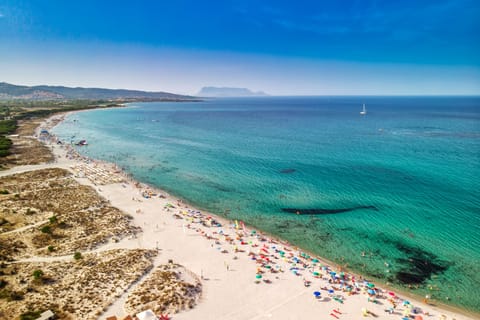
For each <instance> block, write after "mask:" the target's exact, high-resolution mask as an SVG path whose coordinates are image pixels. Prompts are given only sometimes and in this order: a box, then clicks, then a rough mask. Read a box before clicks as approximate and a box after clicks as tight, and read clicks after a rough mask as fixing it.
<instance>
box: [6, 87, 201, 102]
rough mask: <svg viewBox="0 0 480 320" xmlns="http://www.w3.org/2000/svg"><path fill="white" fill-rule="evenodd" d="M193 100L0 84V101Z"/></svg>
mask: <svg viewBox="0 0 480 320" xmlns="http://www.w3.org/2000/svg"><path fill="white" fill-rule="evenodd" d="M103 99H105V100H124V101H125V100H148V101H164V100H167V101H177V100H193V99H195V97H192V96H185V95H178V94H174V93H169V92H148V91H139V90H126V89H104V88H81V87H76V88H70V87H64V86H47V85H39V86H22V85H14V84H10V83H6V82H0V100H103Z"/></svg>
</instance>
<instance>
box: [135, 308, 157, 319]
mask: <svg viewBox="0 0 480 320" xmlns="http://www.w3.org/2000/svg"><path fill="white" fill-rule="evenodd" d="M137 318H138V320H158V318H157V316H156V315H155V313H153V311H152V310H150V309H148V310H145V311H143V312H140V313H137Z"/></svg>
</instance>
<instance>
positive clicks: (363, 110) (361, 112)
mask: <svg viewBox="0 0 480 320" xmlns="http://www.w3.org/2000/svg"><path fill="white" fill-rule="evenodd" d="M360 114H361V115H362V116H364V115H366V114H367V109H366V108H365V103H364V104H363V109H362V111H360Z"/></svg>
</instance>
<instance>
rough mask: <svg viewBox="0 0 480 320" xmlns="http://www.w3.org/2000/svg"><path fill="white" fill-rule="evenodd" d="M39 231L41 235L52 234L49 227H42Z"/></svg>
mask: <svg viewBox="0 0 480 320" xmlns="http://www.w3.org/2000/svg"><path fill="white" fill-rule="evenodd" d="M40 231H42V232H43V233H48V234H51V233H52V228H51V227H50V226H44V227H42V228H41V229H40Z"/></svg>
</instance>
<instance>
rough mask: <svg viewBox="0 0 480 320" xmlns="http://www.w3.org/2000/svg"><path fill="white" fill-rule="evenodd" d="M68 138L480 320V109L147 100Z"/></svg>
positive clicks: (387, 100)
mask: <svg viewBox="0 0 480 320" xmlns="http://www.w3.org/2000/svg"><path fill="white" fill-rule="evenodd" d="M364 102H365V103H366V105H367V110H368V114H367V115H366V116H361V115H360V114H359V111H360V110H361V104H362V103H364ZM73 120H76V121H73ZM54 132H55V133H56V134H57V135H58V136H59V137H60V138H62V139H63V140H65V141H67V142H70V141H71V140H72V141H78V140H80V139H86V140H88V142H89V145H88V146H87V147H81V148H80V149H79V151H80V152H81V153H82V154H85V155H88V156H91V157H93V158H97V159H102V160H107V161H112V162H115V163H117V164H119V165H120V166H121V167H123V168H124V169H125V170H126V171H127V172H129V173H131V174H132V175H133V176H134V177H135V178H136V179H138V180H140V181H142V182H146V183H149V184H152V185H155V186H158V187H160V188H163V189H165V190H167V191H169V192H170V193H172V194H175V195H177V196H179V197H181V198H184V199H186V200H188V201H189V202H191V203H193V204H195V205H197V206H199V207H201V208H203V209H208V210H209V211H212V212H214V213H217V214H219V215H223V216H227V217H229V218H232V219H241V220H244V221H245V222H246V223H248V224H250V225H253V226H255V227H258V228H260V229H263V230H265V231H268V232H270V233H272V234H275V235H278V236H279V237H281V238H284V239H287V240H289V241H290V242H292V243H294V244H296V245H298V246H300V247H302V248H304V249H306V250H309V251H312V252H314V253H317V254H319V255H321V256H324V257H326V258H328V259H330V260H332V261H334V262H336V263H338V264H342V265H348V267H349V268H351V269H353V270H356V271H360V272H363V273H364V274H366V275H368V276H369V277H371V278H375V279H377V280H378V279H380V280H381V281H384V282H389V283H392V284H393V285H394V286H398V287H402V288H404V289H405V288H410V289H409V290H412V292H413V293H417V294H421V295H425V294H426V293H428V294H430V295H431V296H433V297H434V298H436V299H438V300H440V301H444V302H445V301H447V300H448V302H449V303H451V304H454V305H458V306H462V307H464V308H467V309H470V310H476V311H480V298H479V297H478V295H477V291H478V288H479V287H480V267H479V262H480V192H479V190H480V165H479V163H480V98H467V97H464V98H453V97H441V98H439V97H438V98H434V97H429V98H426V97H415V98H413V97H412V98H408V97H360V98H359V97H304V98H301V97H290V98H289V97H282V98H276V97H269V98H248V99H221V100H220V99H219V100H211V101H205V102H199V103H135V104H132V105H130V107H128V108H121V109H107V110H94V111H88V112H81V113H77V114H73V115H71V116H69V117H68V118H67V120H66V121H65V122H63V123H62V124H61V125H60V126H58V127H57V128H55V129H54ZM72 137H73V138H72ZM358 207H360V208H358ZM361 207H366V208H361ZM282 208H293V209H348V208H358V209H355V210H351V211H345V212H340V213H336V214H321V215H296V214H292V213H287V212H284V211H282Z"/></svg>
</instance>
